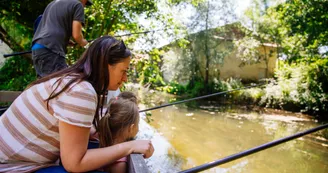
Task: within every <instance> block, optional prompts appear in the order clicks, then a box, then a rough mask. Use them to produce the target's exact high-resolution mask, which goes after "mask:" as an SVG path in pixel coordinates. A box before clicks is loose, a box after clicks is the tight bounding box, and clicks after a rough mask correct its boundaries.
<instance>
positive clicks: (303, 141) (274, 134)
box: [146, 102, 328, 173]
mask: <svg viewBox="0 0 328 173" xmlns="http://www.w3.org/2000/svg"><path fill="white" fill-rule="evenodd" d="M197 105H198V106H197V107H198V108H194V109H191V108H187V107H186V106H185V105H178V106H170V107H166V108H162V109H158V110H154V111H151V114H152V115H151V116H150V117H151V119H152V121H151V122H150V123H149V124H148V126H149V125H150V126H151V127H152V128H153V129H155V131H156V132H152V133H149V132H148V136H147V135H146V136H147V137H148V138H152V141H153V143H154V145H155V149H156V152H157V154H154V158H153V159H150V161H148V165H149V164H150V167H151V171H152V172H177V171H179V170H185V169H188V168H192V167H194V166H198V165H201V164H204V163H208V162H211V161H214V160H218V159H221V158H224V157H226V156H229V155H232V154H235V153H238V152H241V151H244V150H247V149H250V148H253V147H256V146H258V145H261V144H264V143H267V142H270V141H273V140H277V139H279V138H283V137H286V136H289V135H292V134H295V133H297V132H300V131H304V130H307V129H310V128H312V127H315V126H318V125H320V124H319V123H317V122H316V121H315V120H312V119H309V118H307V117H305V116H302V115H299V114H286V113H276V112H270V111H254V110H251V109H248V108H244V107H229V106H224V107H222V106H219V107H218V106H214V105H218V104H215V103H210V104H207V103H202V102H200V103H199V104H197ZM155 134H157V135H155ZM154 136H157V137H154ZM147 137H146V138H147ZM163 157H165V158H163ZM156 160H157V162H156ZM160 160H162V161H160ZM163 160H165V163H164V164H163V163H161V162H163ZM205 172H219V173H221V172H222V173H226V172H234V173H235V172H252V173H263V172H266V173H270V172H272V173H273V172H274V173H276V172H298V173H303V172H316V173H324V172H328V141H327V140H325V139H323V138H321V137H319V136H318V135H317V134H311V135H307V136H305V137H302V138H298V139H296V140H292V141H290V142H287V143H284V144H280V145H278V146H275V147H273V148H270V149H267V150H264V151H261V152H258V153H255V154H253V155H250V156H246V157H244V158H241V159H238V160H235V161H232V162H229V163H226V164H223V165H220V166H217V167H215V168H212V169H209V170H207V171H205Z"/></svg>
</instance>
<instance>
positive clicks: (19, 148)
mask: <svg viewBox="0 0 328 173" xmlns="http://www.w3.org/2000/svg"><path fill="white" fill-rule="evenodd" d="M130 60H131V53H130V51H129V50H128V49H127V48H126V47H125V45H124V43H123V42H122V41H118V40H116V39H114V38H113V37H110V36H103V37H101V38H98V39H97V40H95V41H94V42H93V43H92V44H91V45H90V46H89V48H88V49H87V50H86V51H85V52H84V53H83V55H82V56H81V58H80V59H79V60H78V61H77V62H76V63H75V64H74V65H73V66H71V67H68V68H66V69H63V70H61V71H58V72H55V73H53V74H50V75H48V76H45V77H43V78H41V79H38V80H36V81H35V82H33V83H31V84H30V85H29V87H28V88H27V89H26V90H25V91H24V92H23V93H22V94H21V95H20V96H19V97H18V98H17V99H16V100H15V101H14V102H13V103H12V104H11V106H10V107H9V108H8V110H7V111H6V112H5V113H4V114H3V115H2V116H1V117H0V172H10V171H16V172H31V171H36V170H39V169H40V168H45V167H49V166H54V165H56V163H55V162H56V161H57V160H58V159H59V158H60V160H61V163H62V165H63V166H62V169H65V171H68V172H87V171H92V170H96V169H98V168H102V167H104V166H106V165H108V164H111V163H113V162H115V161H116V160H118V159H120V158H122V157H124V156H127V155H129V154H131V153H141V154H144V157H145V158H148V157H150V156H151V155H152V154H153V152H154V148H153V146H152V144H151V142H150V141H149V140H135V141H128V142H123V143H119V144H117V145H112V146H109V147H104V148H97V149H88V148H87V146H88V141H89V136H90V130H91V127H95V129H96V130H97V131H98V130H99V129H98V125H99V121H100V118H101V115H102V114H103V113H102V110H103V105H104V104H105V102H106V95H107V91H108V90H117V89H118V88H119V87H120V86H121V85H122V84H123V83H124V82H126V81H127V71H128V68H129V64H130Z"/></svg>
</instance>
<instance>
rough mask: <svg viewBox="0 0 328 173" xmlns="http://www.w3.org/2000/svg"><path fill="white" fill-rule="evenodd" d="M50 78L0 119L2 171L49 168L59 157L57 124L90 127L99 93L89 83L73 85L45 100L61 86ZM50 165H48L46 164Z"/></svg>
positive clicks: (19, 100)
mask: <svg viewBox="0 0 328 173" xmlns="http://www.w3.org/2000/svg"><path fill="white" fill-rule="evenodd" d="M56 81H57V79H51V80H49V81H46V82H43V83H41V84H37V85H34V86H32V87H31V88H29V89H27V90H25V91H24V92H23V93H22V94H21V95H20V96H19V97H18V98H17V99H16V100H15V101H14V102H13V103H12V104H11V106H10V107H9V108H8V110H7V111H6V112H5V113H4V114H3V115H2V116H1V117H0V163H1V164H0V172H13V171H16V172H24V171H25V172H26V171H29V170H30V171H31V170H33V169H37V168H40V167H45V166H49V165H50V164H53V163H55V161H56V160H58V158H59V130H58V121H59V120H61V121H64V122H66V123H69V124H72V125H76V126H80V127H87V128H90V127H91V126H92V121H93V118H94V114H95V111H96V107H97V94H96V92H95V90H94V88H93V87H92V85H91V84H90V83H89V82H86V81H83V82H79V83H73V84H72V85H71V87H70V88H69V89H68V90H66V91H65V92H63V93H61V94H60V95H58V96H57V97H56V98H54V99H52V100H50V101H49V105H48V108H47V102H46V101H45V100H46V99H47V98H48V97H49V95H50V94H51V93H52V91H53V90H54V89H55V88H56V86H57V85H59V87H58V89H57V90H56V91H58V90H59V89H61V88H62V87H63V86H64V84H66V83H67V82H68V81H69V78H68V77H67V78H65V79H64V80H63V81H62V82H61V83H60V84H58V82H56ZM47 164H49V165H47Z"/></svg>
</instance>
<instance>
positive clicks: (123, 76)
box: [108, 57, 131, 90]
mask: <svg viewBox="0 0 328 173" xmlns="http://www.w3.org/2000/svg"><path fill="white" fill-rule="evenodd" d="M130 61H131V58H130V57H127V58H125V59H124V60H123V61H122V62H120V63H117V64H115V65H108V71H109V85H108V90H117V89H118V88H119V87H121V86H122V85H123V83H124V82H127V81H128V77H127V72H128V69H129V66H130Z"/></svg>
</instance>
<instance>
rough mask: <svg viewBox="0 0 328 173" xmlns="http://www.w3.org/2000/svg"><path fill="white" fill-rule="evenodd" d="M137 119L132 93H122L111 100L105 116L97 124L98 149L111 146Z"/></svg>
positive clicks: (135, 104)
mask: <svg viewBox="0 0 328 173" xmlns="http://www.w3.org/2000/svg"><path fill="white" fill-rule="evenodd" d="M138 119H139V109H138V103H137V97H136V96H135V95H134V94H133V93H131V92H122V93H120V94H119V95H118V96H117V97H116V98H112V99H111V100H110V101H109V107H108V109H107V112H106V114H105V116H104V117H102V118H101V120H100V123H99V144H100V147H101V148H102V147H108V146H111V145H113V144H114V140H115V138H117V136H118V135H122V133H123V130H124V129H126V128H127V127H130V126H131V125H132V124H135V123H137V122H138V121H137V120H138ZM136 125H137V124H136Z"/></svg>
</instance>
